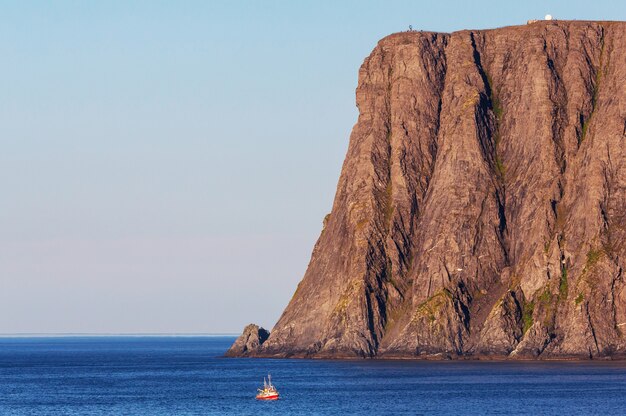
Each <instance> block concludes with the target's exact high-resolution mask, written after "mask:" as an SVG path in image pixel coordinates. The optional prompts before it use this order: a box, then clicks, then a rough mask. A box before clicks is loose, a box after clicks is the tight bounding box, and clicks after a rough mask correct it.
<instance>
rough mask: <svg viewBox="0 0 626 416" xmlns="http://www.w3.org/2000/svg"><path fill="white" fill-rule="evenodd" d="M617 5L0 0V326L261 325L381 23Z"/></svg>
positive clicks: (315, 207) (324, 188)
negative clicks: (50, 0) (358, 73)
mask: <svg viewBox="0 0 626 416" xmlns="http://www.w3.org/2000/svg"><path fill="white" fill-rule="evenodd" d="M546 13H551V14H553V15H554V16H555V17H556V18H561V19H605V20H606V19H610V20H626V5H625V3H623V2H621V1H593V2H591V1H588V0H587V1H565V0H563V1H524V2H508V1H491V2H487V1H482V2H469V1H468V2H462V1H435V2H433V1H424V2H418V1H343V2H335V1H310V2H304V1H302V2H300V1H298V2H295V1H293V2H292V1H249V2H243V1H241V2H237V1H169V2H165V1H106V2H95V1H94V2H86V1H54V2H47V1H46V2H44V1H40V2H35V1H33V2H26V1H13V2H8V1H1V2H0V57H1V60H2V65H0V80H1V81H0V94H1V96H2V99H1V100H0V106H1V108H0V141H1V144H2V146H1V148H2V150H1V151H0V189H1V194H0V333H16V332H20V333H24V332H99V333H101V332H115V333H120V332H176V333H181V332H238V331H240V330H241V328H242V327H243V325H244V324H247V323H249V322H257V323H260V324H262V325H264V326H266V327H271V326H272V325H273V324H274V323H275V321H276V319H277V318H278V316H279V315H280V313H281V311H282V309H283V308H284V306H285V305H286V304H287V302H288V301H289V299H290V297H291V294H292V293H293V291H294V289H295V287H296V285H297V283H298V281H299V280H300V279H301V277H302V275H303V273H304V271H305V269H306V265H307V263H308V260H309V257H310V252H311V249H312V247H313V244H314V242H315V240H316V238H317V236H318V234H319V232H320V229H321V225H322V218H323V217H324V215H325V214H326V213H327V212H328V211H329V210H330V207H331V203H332V198H333V195H334V191H335V185H336V183H337V179H338V176H339V171H340V167H341V162H342V160H343V157H344V154H345V151H346V149H347V144H348V136H349V133H350V130H351V128H352V125H353V124H354V122H355V121H356V116H357V112H356V108H355V105H354V89H355V87H356V81H357V71H358V68H359V65H360V64H361V63H362V61H363V59H364V58H365V57H366V56H367V55H368V54H369V52H370V51H371V49H372V48H373V47H374V46H375V44H376V42H377V41H378V40H379V39H380V38H381V37H383V36H385V35H387V34H389V33H392V32H397V31H401V30H406V29H407V28H408V26H409V25H413V28H415V29H425V30H437V31H446V32H449V31H454V30H460V29H466V28H467V29H471V28H492V27H498V26H506V25H511V24H523V23H524V22H525V21H526V20H527V19H531V18H541V17H542V16H543V15H545V14H546Z"/></svg>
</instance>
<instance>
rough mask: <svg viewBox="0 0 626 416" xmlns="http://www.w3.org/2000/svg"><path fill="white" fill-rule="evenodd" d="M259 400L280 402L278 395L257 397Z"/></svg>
mask: <svg viewBox="0 0 626 416" xmlns="http://www.w3.org/2000/svg"><path fill="white" fill-rule="evenodd" d="M256 398H257V400H278V394H275V395H273V396H256Z"/></svg>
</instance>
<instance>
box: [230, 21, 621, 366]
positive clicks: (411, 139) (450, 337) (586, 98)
mask: <svg viewBox="0 0 626 416" xmlns="http://www.w3.org/2000/svg"><path fill="white" fill-rule="evenodd" d="M356 102H357V107H358V109H359V117H358V122H357V123H356V125H355V126H354V129H353V131H352V134H351V136H350V144H349V149H348V152H347V155H346V159H345V161H344V164H343V168H342V171H341V177H340V179H339V184H338V186H337V192H336V195H335V200H334V203H333V207H332V211H331V213H330V214H329V216H328V217H327V218H326V220H325V222H324V224H325V225H324V228H323V230H322V233H321V235H320V237H319V240H318V241H317V243H316V245H315V247H314V249H313V254H312V258H311V261H310V264H309V266H308V269H307V271H306V274H305V276H304V278H303V280H302V281H301V283H300V284H299V286H298V289H297V290H296V292H295V294H294V296H293V298H292V299H291V301H290V303H289V305H288V306H287V308H286V309H285V311H284V312H283V314H282V316H281V317H280V319H279V321H278V322H277V323H276V325H275V327H274V328H273V330H272V332H271V334H270V335H269V338H267V340H264V341H262V342H259V343H258V346H255V345H254V344H255V343H251V346H248V347H247V348H246V350H245V351H243V352H241V353H238V354H232V355H241V356H264V357H329V358H339V357H341V358H347V357H383V358H412V357H448V358H460V357H468V356H469V357H472V356H474V357H476V356H478V357H485V356H491V357H507V358H597V357H611V358H621V357H624V356H626V282H625V276H624V274H625V273H624V270H625V268H626V264H625V263H626V261H625V259H626V245H625V241H626V22H585V21H551V22H549V21H545V22H544V21H541V22H537V23H533V24H531V25H525V26H515V27H505V28H499V29H494V30H464V31H459V32H454V33H452V34H444V33H429V32H404V33H397V34H393V35H391V36H388V37H386V38H384V39H383V40H381V41H380V42H379V43H378V45H377V46H376V47H375V48H374V50H373V51H372V53H371V55H370V56H369V57H368V58H366V59H365V61H364V63H363V65H362V66H361V69H360V71H359V82H358V87H357V90H356ZM240 351H241V350H240Z"/></svg>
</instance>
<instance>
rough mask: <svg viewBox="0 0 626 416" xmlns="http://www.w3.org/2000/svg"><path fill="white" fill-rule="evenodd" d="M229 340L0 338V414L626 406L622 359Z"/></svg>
mask: <svg viewBox="0 0 626 416" xmlns="http://www.w3.org/2000/svg"><path fill="white" fill-rule="evenodd" d="M234 339H235V337H232V336H197V337H196V336H180V337H178V336H146V337H143V336H125V337H121V336H106V337H104V336H97V337H77V336H72V337H19V338H17V337H16V338H10V337H8V338H7V337H4V338H0V415H20V416H21V415H155V416H157V415H603V416H605V415H626V363H624V362H596V361H592V362H547V361H544V362H509V361H507V362H493V361H392V360H359V361H342V360H302V359H246V358H223V354H224V352H225V351H226V349H227V348H228V347H229V346H230V344H231V343H232V342H233V341H234ZM268 373H271V375H272V380H273V382H274V384H275V385H276V387H277V388H278V390H279V391H280V394H281V397H280V400H278V401H275V402H263V401H257V400H255V398H254V396H255V393H256V388H257V387H259V386H260V385H262V384H263V377H264V376H266V375H267V374H268Z"/></svg>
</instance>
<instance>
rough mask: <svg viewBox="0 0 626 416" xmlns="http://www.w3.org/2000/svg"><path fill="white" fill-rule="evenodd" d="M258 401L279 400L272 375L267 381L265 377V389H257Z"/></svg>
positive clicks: (268, 376) (269, 375)
mask: <svg viewBox="0 0 626 416" xmlns="http://www.w3.org/2000/svg"><path fill="white" fill-rule="evenodd" d="M257 390H258V391H257V394H256V398H257V400H278V390H276V387H274V385H273V384H272V375H271V374H268V375H267V380H266V379H265V377H263V388H262V389H257Z"/></svg>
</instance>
